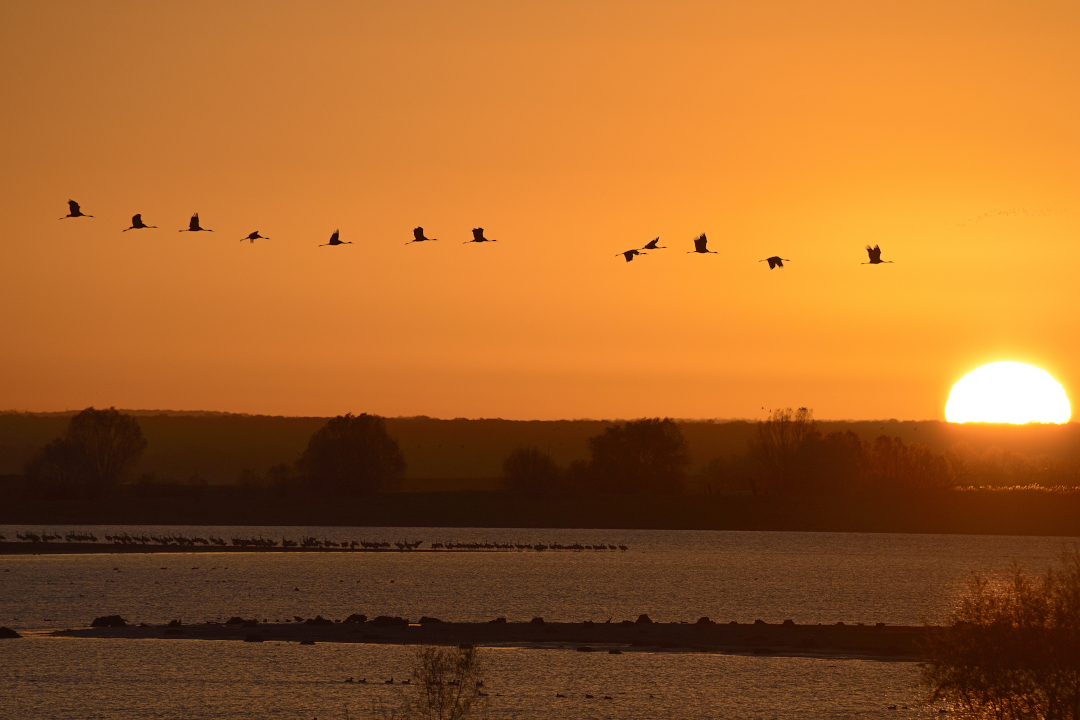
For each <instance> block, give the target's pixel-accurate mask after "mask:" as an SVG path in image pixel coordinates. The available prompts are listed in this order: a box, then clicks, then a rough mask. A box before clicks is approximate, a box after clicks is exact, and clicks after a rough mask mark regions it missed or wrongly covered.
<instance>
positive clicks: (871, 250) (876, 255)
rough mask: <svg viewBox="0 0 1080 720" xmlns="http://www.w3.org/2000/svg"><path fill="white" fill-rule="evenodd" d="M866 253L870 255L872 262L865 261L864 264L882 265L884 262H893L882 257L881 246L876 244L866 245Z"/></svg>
mask: <svg viewBox="0 0 1080 720" xmlns="http://www.w3.org/2000/svg"><path fill="white" fill-rule="evenodd" d="M866 254H867V255H869V256H870V262H864V263H862V264H863V265H881V264H882V263H891V262H892V260H882V259H881V246H880V245H875V246H874V247H870V246H869V245H867V246H866Z"/></svg>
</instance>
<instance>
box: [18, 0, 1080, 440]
mask: <svg viewBox="0 0 1080 720" xmlns="http://www.w3.org/2000/svg"><path fill="white" fill-rule="evenodd" d="M1077 38H1080V4H1077V3H1074V2H1059V3H1040V2H993V1H985V0H984V1H981V2H968V3H959V2H957V3H949V2H941V0H935V1H934V2H912V1H911V0H905V1H903V2H834V3H829V2H813V3H808V2H757V3H746V2H729V3H721V2H701V3H693V2H686V3H674V2H582V1H581V0H574V1H573V2H544V3H540V2H537V3H507V2H453V3H451V2H402V1H400V0H398V1H395V2H385V3H383V2H368V3H352V2H340V3H325V2H322V3H320V2H295V3H284V2H268V1H264V2H227V3H221V2H183V3H168V4H166V3H143V2H97V3H70V2H65V3H56V2H34V3H5V4H3V5H2V6H0V135H2V137H3V142H2V143H0V218H2V227H0V272H2V274H3V275H2V277H3V282H2V283H0V303H2V305H0V307H2V308H3V311H2V313H0V338H2V342H0V408H5V409H14V410H35V411H46V410H62V409H73V408H82V407H85V406H88V405H96V406H110V405H112V406H116V407H123V408H143V409H152V408H162V409H164V408H167V409H176V410H195V409H205V410H223V411H234V412H249V413H267V414H304V415H328V414H337V413H344V412H349V411H352V412H364V411H366V412H375V413H380V414H384V415H415V414H425V415H431V416H437V417H459V416H460V417H505V418H541V419H547V418H582V417H592V418H626V417H640V416H645V415H650V416H652V415H667V416H674V417H682V418H733V417H742V418H755V417H761V416H763V415H764V414H765V411H764V410H762V408H763V407H764V408H772V407H781V406H799V405H808V406H810V407H812V408H814V410H815V414H816V415H817V416H818V417H820V418H899V419H931V418H943V417H944V412H943V410H944V405H945V400H946V399H947V396H948V391H949V388H950V387H951V385H952V384H953V383H955V382H956V381H957V380H958V379H959V378H960V377H961V376H962V375H963V374H965V373H966V372H969V371H970V370H972V369H974V368H975V367H977V366H979V365H981V364H984V363H987V362H992V361H995V360H1016V361H1020V362H1027V363H1031V364H1034V365H1037V366H1038V367H1041V368H1043V369H1045V370H1047V371H1048V372H1050V373H1051V375H1053V376H1054V377H1055V378H1056V379H1057V380H1058V381H1059V382H1061V383H1062V384H1063V385H1064V387H1065V389H1066V392H1068V393H1069V395H1070V397H1071V398H1073V404H1074V407H1075V406H1076V398H1077V396H1076V389H1077V388H1080V366H1078V363H1077V358H1078V357H1080V303H1078V302H1077V300H1078V299H1080V281H1078V280H1077V274H1078V271H1080V204H1078V198H1080V193H1078V190H1080V42H1077ZM68 198H74V199H76V200H78V201H79V202H80V203H82V205H83V210H84V211H85V212H87V213H91V214H93V215H95V216H96V217H95V218H94V219H77V220H64V221H63V222H59V221H58V218H59V217H60V216H61V215H63V214H65V213H66V212H67V209H66V204H65V203H66V201H67V200H68ZM196 211H197V212H199V213H200V216H201V218H202V221H203V225H204V227H207V228H212V229H213V230H214V231H215V232H213V233H196V234H188V233H184V234H180V233H178V232H177V230H179V229H180V228H183V227H185V226H186V223H187V220H188V217H189V216H190V215H191V213H192V212H196ZM136 212H141V213H142V214H143V218H144V220H145V221H146V222H147V223H149V224H152V225H157V226H159V229H158V230H142V231H137V232H127V233H122V232H121V230H123V229H124V228H126V227H127V226H128V225H129V224H130V218H131V215H133V214H134V213H136ZM415 225H423V226H424V228H425V230H426V231H427V233H428V236H429V237H437V238H440V241H439V242H437V243H427V244H419V245H410V246H408V247H406V246H405V244H404V243H405V242H406V241H408V240H409V239H411V232H412V228H413V226H415ZM475 226H483V227H484V228H485V230H486V232H487V235H488V236H489V237H494V238H497V239H498V240H499V241H500V242H498V243H493V244H487V245H462V244H461V243H462V242H463V241H464V240H467V239H468V238H469V237H470V233H469V230H470V229H471V228H472V227H475ZM337 228H340V229H341V235H342V239H343V240H349V241H352V242H353V243H354V244H352V245H347V246H344V247H336V248H329V247H324V248H317V247H316V245H318V244H319V243H324V242H326V240H327V239H328V238H329V236H330V234H331V233H332V232H333V231H334V230H335V229H337ZM256 229H258V230H259V231H260V232H261V233H262V234H263V235H268V236H269V237H270V238H272V239H271V240H260V241H257V242H256V244H255V245H253V246H252V245H249V244H248V243H246V242H245V243H243V244H241V243H240V242H238V240H239V238H241V237H243V236H244V235H246V234H247V233H249V232H251V231H253V230H256ZM700 232H707V233H708V236H709V240H710V245H711V246H712V248H713V249H715V250H717V251H718V252H719V254H718V255H706V256H698V255H687V254H686V252H685V251H686V250H688V249H690V248H691V247H692V245H691V239H692V238H693V236H694V235H696V234H697V233H700ZM656 235H659V236H660V238H661V241H662V242H661V244H662V245H666V246H667V247H668V249H666V250H660V251H656V252H654V253H650V254H649V255H648V256H647V257H644V258H638V259H637V260H635V261H634V262H633V263H630V264H627V263H625V262H623V260H622V259H621V258H617V257H615V255H616V253H619V252H621V251H623V250H626V249H629V248H632V247H635V246H640V245H643V244H644V243H645V242H647V241H648V240H650V239H651V238H653V237H654V236H656ZM867 243H870V244H875V243H880V244H881V245H882V248H883V250H884V257H885V258H886V259H892V260H895V264H893V265H883V266H876V267H875V266H869V265H861V264H860V263H862V262H863V261H865V260H866V253H865V252H864V250H863V247H864V246H865V245H866V244H867ZM774 254H779V255H782V256H783V257H785V258H791V262H790V263H789V264H788V265H787V267H785V268H784V269H783V270H774V271H771V272H770V271H769V270H768V267H767V265H765V264H764V263H760V264H759V263H758V262H757V261H758V260H759V259H761V258H765V257H768V256H770V255H774Z"/></svg>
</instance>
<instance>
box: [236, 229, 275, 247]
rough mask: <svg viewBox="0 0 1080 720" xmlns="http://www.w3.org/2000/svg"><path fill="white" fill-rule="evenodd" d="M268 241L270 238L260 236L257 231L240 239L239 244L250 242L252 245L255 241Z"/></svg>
mask: <svg viewBox="0 0 1080 720" xmlns="http://www.w3.org/2000/svg"><path fill="white" fill-rule="evenodd" d="M269 239H270V238H268V237H266V236H265V235H260V234H259V231H258V230H256V231H255V232H253V233H251V234H250V235H248V236H246V237H242V238H240V242H244V241H245V240H250V241H251V244H252V245H254V244H255V241H256V240H269Z"/></svg>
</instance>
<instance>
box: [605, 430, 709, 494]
mask: <svg viewBox="0 0 1080 720" xmlns="http://www.w3.org/2000/svg"><path fill="white" fill-rule="evenodd" d="M589 453H590V455H591V459H590V461H589V473H590V475H591V478H592V481H593V482H594V483H595V485H596V489H598V490H601V491H603V492H616V493H640V492H645V493H679V492H682V491H683V489H684V488H685V485H686V470H687V467H689V465H690V455H689V452H688V450H687V444H686V439H685V438H684V437H683V434H682V430H680V429H679V426H678V425H676V424H675V421H673V420H671V419H670V418H664V419H663V420H661V419H660V418H651V419H650V418H645V419H642V420H632V421H630V422H627V423H625V424H623V425H613V426H611V427H609V428H606V429H605V430H604V432H602V433H601V434H599V435H596V436H594V437H591V438H589Z"/></svg>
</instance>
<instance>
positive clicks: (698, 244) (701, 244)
mask: <svg viewBox="0 0 1080 720" xmlns="http://www.w3.org/2000/svg"><path fill="white" fill-rule="evenodd" d="M708 242H709V239H708V238H707V237H705V233H701V234H700V235H698V236H697V237H696V238H694V249H693V250H687V253H692V252H696V253H712V254H713V255H719V254H720V253H718V252H716V251H715V250H710V249H709V248H707V247H705V246H706V245H707V244H708Z"/></svg>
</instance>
